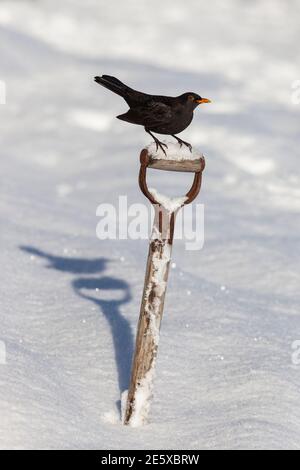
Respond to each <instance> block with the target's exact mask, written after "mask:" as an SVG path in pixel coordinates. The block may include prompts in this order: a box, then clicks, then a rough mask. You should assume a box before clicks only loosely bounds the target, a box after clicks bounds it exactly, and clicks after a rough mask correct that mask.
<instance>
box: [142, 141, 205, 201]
mask: <svg viewBox="0 0 300 470" xmlns="http://www.w3.org/2000/svg"><path fill="white" fill-rule="evenodd" d="M140 162H141V168H140V174H139V185H140V188H141V191H142V192H143V194H144V195H145V196H146V198H148V199H149V201H150V202H151V204H159V202H158V201H156V199H155V197H154V196H153V194H151V193H150V191H149V189H148V185H147V168H153V169H156V170H165V171H180V172H188V173H195V176H194V181H193V184H192V187H191V189H190V190H189V191H188V192H187V193H186V200H185V201H184V203H183V205H186V204H190V203H191V202H193V200H194V199H195V198H196V197H197V196H198V194H199V192H200V189H201V183H202V172H203V171H204V168H205V158H204V157H199V158H197V159H194V160H191V159H189V160H188V159H186V160H171V159H156V158H153V157H152V156H151V155H150V154H149V152H148V150H147V149H143V150H142V151H141V155H140Z"/></svg>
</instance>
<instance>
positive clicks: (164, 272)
mask: <svg viewBox="0 0 300 470" xmlns="http://www.w3.org/2000/svg"><path fill="white" fill-rule="evenodd" d="M174 224H175V213H170V212H167V211H166V210H165V209H164V208H162V207H161V206H159V207H158V206H156V207H155V219H154V226H153V235H154V238H152V240H151V242H150V246H149V254H148V261H147V268H146V276H145V285H144V292H143V298H142V304H141V310H140V317H139V323H138V329H137V336H136V348H135V355H134V359H133V366H132V374H131V382H130V387H129V391H128V397H127V405H126V410H125V417H124V424H127V425H128V424H130V425H132V426H135V425H138V424H140V423H138V421H140V419H141V417H142V418H144V419H146V417H147V415H148V412H149V405H150V399H151V395H152V378H153V374H154V371H155V363H156V357H157V350H158V342H159V330H160V324H161V320H162V315H163V309H164V301H165V295H166V289H167V281H168V274H169V267H170V261H171V251H172V243H173V236H174ZM141 387H142V388H143V390H144V393H145V394H146V399H145V400H144V402H143V403H142V408H143V409H140V407H139V405H138V404H137V403H136V399H137V393H138V390H139V389H140V388H141ZM138 407H139V408H138Z"/></svg>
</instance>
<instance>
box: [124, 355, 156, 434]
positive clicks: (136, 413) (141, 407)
mask: <svg viewBox="0 0 300 470" xmlns="http://www.w3.org/2000/svg"><path fill="white" fill-rule="evenodd" d="M155 362H156V361H153V363H152V367H151V369H150V370H149V371H148V372H147V374H146V375H145V377H144V378H143V379H142V380H141V383H140V385H139V386H138V388H137V390H136V393H135V400H134V409H133V413H132V417H131V419H130V427H132V428H139V427H141V426H144V425H145V423H146V422H147V419H148V416H149V412H150V406H151V399H152V395H153V382H154V376H155Z"/></svg>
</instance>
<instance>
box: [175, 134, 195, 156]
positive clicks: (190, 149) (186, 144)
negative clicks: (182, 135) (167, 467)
mask: <svg viewBox="0 0 300 470" xmlns="http://www.w3.org/2000/svg"><path fill="white" fill-rule="evenodd" d="M173 137H174V139H176V140H177V142H178V143H179V145H180V148H181V147H182V146H183V145H185V146H186V147H187V148H188V149H189V151H190V152H191V153H192V151H193V147H192V146H191V144H189V143H188V142H186V141H185V140H182V139H179V137H177V136H176V135H173Z"/></svg>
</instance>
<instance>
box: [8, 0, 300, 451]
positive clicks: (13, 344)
mask: <svg viewBox="0 0 300 470" xmlns="http://www.w3.org/2000/svg"><path fill="white" fill-rule="evenodd" d="M299 14H300V5H299V2H298V1H294V0H289V1H286V2H283V1H281V0H272V1H269V0H261V1H259V2H257V1H253V2H245V0H228V1H226V2H224V1H221V0H216V1H215V2H204V1H199V0H190V1H189V2H180V1H179V0H172V1H171V0H166V1H165V2H158V0H152V2H147V1H146V0H141V1H139V2H135V1H133V0H132V1H131V0H125V1H124V2H119V1H116V0H112V1H111V2H105V1H104V0H88V1H86V2H82V1H79V0H72V1H71V0H63V1H60V2H58V0H40V1H29V0H15V1H14V2H11V1H8V0H3V1H1V2H0V41H1V71H0V75H1V76H0V81H1V82H5V85H6V87H5V89H6V104H1V106H0V119H1V136H0V139H1V184H0V224H1V235H0V236H1V267H2V269H1V283H0V286H1V287H0V289H1V310H0V318H1V333H0V348H1V350H2V353H1V354H2V357H5V361H0V362H1V363H0V415H1V423H0V447H1V448H2V449H7V448H13V449H22V448H24V449H45V448H46V449H55V448H58V449H72V448H74V449H85V448H87V449H139V448H141V449H151V448H152V449H153V448H154V449H186V448H188V449H199V448H201V449H202V448H203V449H263V448H268V449H285V448H287V449H298V450H299V449H300V444H299V443H300V411H299V393H300V366H299V364H298V363H297V362H298V361H297V360H296V359H297V354H298V352H297V350H295V349H294V347H295V346H296V347H297V344H298V343H297V341H299V340H300V337H299V336H300V330H299V315H300V309H299V303H300V298H299V283H300V272H299V265H300V251H299V213H300V202H299V200H300V198H299V184H300V176H299V170H298V168H299V112H300V107H299V104H297V100H295V99H294V98H295V89H294V88H293V87H294V84H295V83H296V81H297V80H299V78H300V77H299V74H300V72H299V71H300V57H299V47H297V45H298V44H299V33H300V25H299ZM120 38H122V39H120ZM102 73H109V74H111V75H115V76H118V77H119V78H121V79H122V80H124V81H125V82H128V83H129V85H131V86H134V87H136V88H137V89H141V90H144V91H146V92H149V93H159V94H169V95H176V94H180V93H182V92H185V91H195V92H198V93H200V94H201V95H203V96H205V97H207V98H211V99H212V100H213V104H211V105H207V106H203V107H201V106H200V107H198V108H197V110H196V111H195V118H194V121H193V123H192V125H191V126H190V127H189V128H188V129H187V130H186V131H185V132H184V133H182V135H180V137H182V138H183V139H184V140H186V141H188V142H190V143H191V144H192V145H193V147H194V148H201V151H203V152H204V154H205V155H206V163H207V165H206V169H205V172H204V174H203V187H202V191H201V194H200V196H199V198H198V199H197V201H198V202H200V203H203V204H205V245H204V248H203V250H202V251H199V252H198V251H196V252H195V251H193V252H191V251H187V250H185V240H182V241H181V240H175V243H174V254H173V260H174V262H176V264H177V269H174V270H171V273H170V279H169V283H168V292H167V297H166V304H165V312H164V318H163V324H162V329H161V338H160V344H159V353H158V357H157V364H156V378H155V384H154V390H153V391H154V398H153V402H152V406H151V410H150V415H149V421H148V424H147V425H145V426H143V427H140V428H139V429H138V430H137V429H134V428H133V429H131V428H128V427H124V426H122V424H121V417H120V416H121V415H120V411H121V404H120V397H121V394H122V393H123V392H124V390H126V389H128V382H129V374H130V367H131V360H132V354H133V349H134V337H135V331H136V325H137V320H138V314H139V308H140V301H141V295H142V288H143V282H144V272H145V263H146V256H147V249H148V243H147V242H146V241H137V240H121V241H120V240H119V241H118V240H105V241H100V240H98V239H97V238H96V235H95V231H96V226H97V222H98V219H97V217H96V215H95V214H96V208H97V207H98V205H99V204H100V203H113V204H115V205H117V201H118V196H119V195H124V194H126V195H127V196H128V201H129V204H131V203H137V202H138V203H146V204H148V203H147V202H145V198H144V196H143V195H142V194H141V192H140V191H139V188H138V185H137V177H138V171H139V153H140V151H141V149H143V148H144V146H145V145H147V144H149V136H148V135H147V134H146V133H145V132H144V131H143V129H142V127H135V126H130V125H128V124H126V123H125V122H120V121H119V120H117V119H114V116H117V115H119V114H121V113H122V112H126V109H127V106H126V104H125V103H124V102H123V101H122V100H120V98H119V97H118V96H114V95H112V94H110V93H109V92H108V91H106V90H104V89H101V88H100V87H99V86H98V85H97V84H95V83H94V82H93V77H94V76H95V75H99V74H102ZM97 122H98V126H97ZM174 145H176V144H174ZM184 151H185V150H184ZM187 151H188V152H189V150H188V149H187ZM149 173H150V171H149ZM191 176H192V175H188V174H185V175H181V174H180V175H178V174H173V173H172V174H171V173H167V172H163V171H157V172H156V173H155V177H156V178H157V179H156V180H155V182H154V184H153V186H155V187H156V188H158V190H159V191H160V192H162V193H164V194H167V195H169V194H170V195H172V194H175V195H178V194H184V191H185V188H186V187H187V186H188V187H189V184H188V185H187V184H186V183H187V181H186V179H185V180H182V179H181V178H189V181H190V178H191ZM121 258H122V259H124V262H121ZM221 286H224V287H225V290H224V289H221ZM96 289H98V290H97V291H96ZM188 292H190V294H188ZM83 320H85V323H83ZM187 325H188V327H187ZM298 349H299V347H298ZM4 354H5V356H4ZM298 356H299V354H298Z"/></svg>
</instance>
